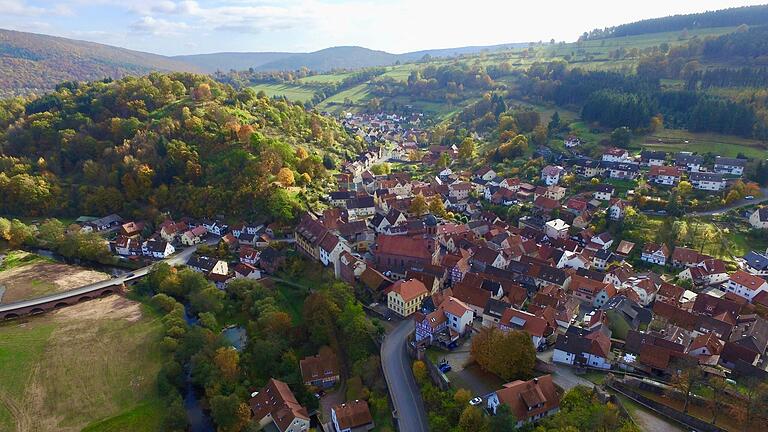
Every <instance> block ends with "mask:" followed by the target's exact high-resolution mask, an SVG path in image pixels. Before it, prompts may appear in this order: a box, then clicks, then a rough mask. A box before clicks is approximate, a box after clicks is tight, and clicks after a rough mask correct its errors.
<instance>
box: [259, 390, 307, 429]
mask: <svg viewBox="0 0 768 432" xmlns="http://www.w3.org/2000/svg"><path fill="white" fill-rule="evenodd" d="M248 402H249V405H250V406H251V411H252V412H253V417H254V418H255V419H257V421H259V420H261V419H263V418H264V417H266V416H267V414H272V420H273V421H274V422H275V424H276V425H277V426H278V427H279V428H280V430H285V429H287V428H288V426H289V425H290V424H291V423H293V421H294V419H296V418H300V419H303V420H306V421H309V413H308V412H307V409H306V408H304V407H303V406H301V405H300V404H299V402H298V401H297V400H296V397H295V396H294V395H293V393H292V392H291V389H290V388H289V387H288V384H286V383H284V382H282V381H278V380H276V379H274V378H271V379H270V380H269V381H268V382H267V385H266V386H264V388H263V389H261V391H259V392H258V394H257V395H256V396H254V397H252V398H251V399H250V400H249V401H248Z"/></svg>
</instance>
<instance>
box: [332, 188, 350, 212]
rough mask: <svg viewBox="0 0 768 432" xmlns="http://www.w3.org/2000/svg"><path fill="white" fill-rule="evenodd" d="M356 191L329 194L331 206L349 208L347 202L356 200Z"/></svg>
mask: <svg viewBox="0 0 768 432" xmlns="http://www.w3.org/2000/svg"><path fill="white" fill-rule="evenodd" d="M355 195H356V194H355V191H351V190H341V191H336V192H331V193H329V194H328V201H329V202H330V204H331V207H343V208H346V207H347V201H349V200H351V199H353V198H355Z"/></svg>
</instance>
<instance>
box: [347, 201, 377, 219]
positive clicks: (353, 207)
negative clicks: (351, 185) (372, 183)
mask: <svg viewBox="0 0 768 432" xmlns="http://www.w3.org/2000/svg"><path fill="white" fill-rule="evenodd" d="M347 213H348V214H349V220H350V221H353V220H360V219H365V218H368V217H371V216H373V215H374V213H376V203H375V201H374V199H373V197H372V196H368V195H367V196H362V197H356V198H353V199H351V200H349V201H348V202H347Z"/></svg>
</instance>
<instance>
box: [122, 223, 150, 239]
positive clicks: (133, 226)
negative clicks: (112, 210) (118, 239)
mask: <svg viewBox="0 0 768 432" xmlns="http://www.w3.org/2000/svg"><path fill="white" fill-rule="evenodd" d="M142 231H144V223H143V222H133V221H131V222H126V223H124V224H122V225H120V235H123V236H125V237H130V238H139V237H141V232H142Z"/></svg>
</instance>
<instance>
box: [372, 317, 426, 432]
mask: <svg viewBox="0 0 768 432" xmlns="http://www.w3.org/2000/svg"><path fill="white" fill-rule="evenodd" d="M413 330H414V323H413V320H404V321H401V322H400V323H399V324H398V325H397V326H396V327H395V329H394V330H393V331H392V332H391V333H388V334H387V336H386V338H384V343H383V344H382V345H381V366H382V368H383V369H384V377H385V378H386V380H387V386H388V387H389V394H390V396H391V397H392V403H393V404H394V406H395V410H396V411H397V420H396V421H397V423H398V429H399V430H400V431H401V432H427V431H428V430H429V428H428V426H427V415H426V413H425V411H424V402H423V401H422V400H421V392H420V390H419V387H418V386H417V385H416V380H415V379H414V377H413V371H412V369H411V359H410V357H408V353H407V352H406V345H405V344H406V341H407V339H408V335H409V334H411V333H412V332H413Z"/></svg>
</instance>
